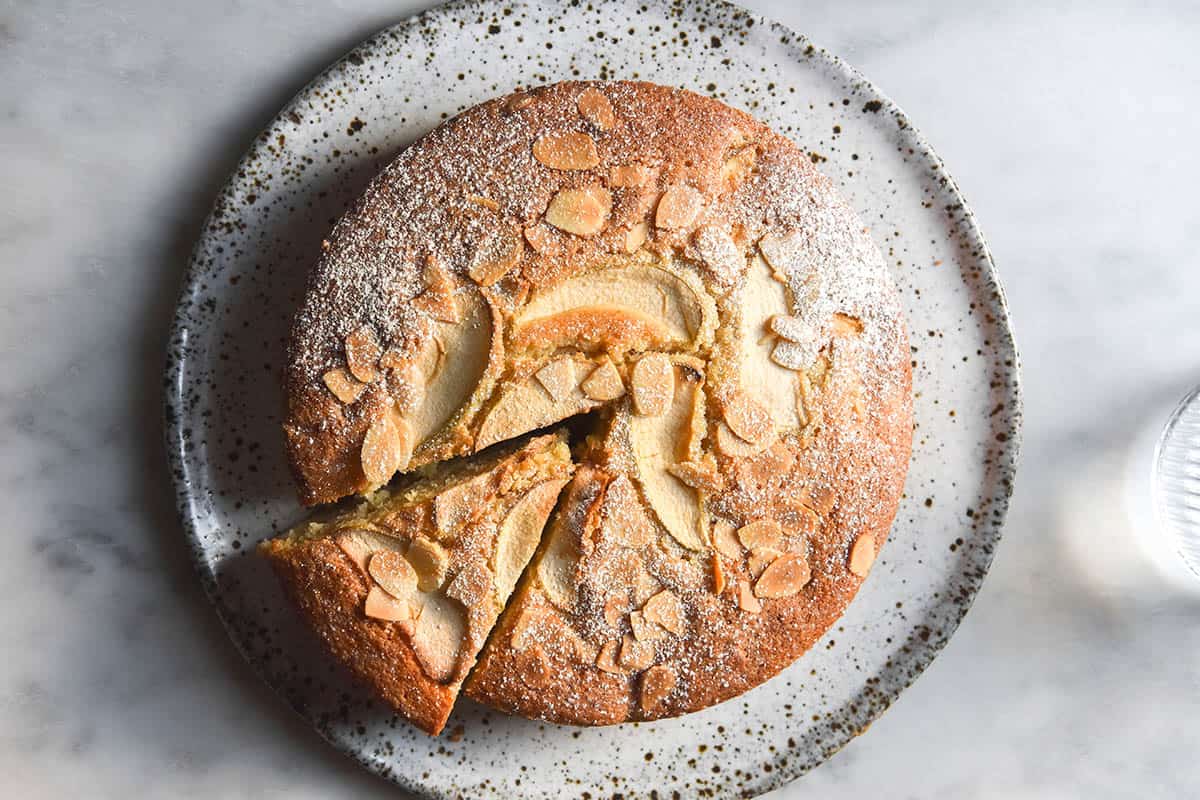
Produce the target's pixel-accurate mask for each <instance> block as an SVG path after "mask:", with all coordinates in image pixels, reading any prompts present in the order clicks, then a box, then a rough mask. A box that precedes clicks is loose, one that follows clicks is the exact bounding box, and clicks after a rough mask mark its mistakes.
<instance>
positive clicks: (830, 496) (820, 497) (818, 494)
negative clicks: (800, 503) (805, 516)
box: [804, 484, 837, 518]
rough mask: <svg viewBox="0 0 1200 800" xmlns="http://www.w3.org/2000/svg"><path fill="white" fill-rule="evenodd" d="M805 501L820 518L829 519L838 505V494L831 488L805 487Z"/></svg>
mask: <svg viewBox="0 0 1200 800" xmlns="http://www.w3.org/2000/svg"><path fill="white" fill-rule="evenodd" d="M804 501H805V505H807V506H808V507H809V508H811V509H812V510H813V511H815V512H817V515H818V516H820V517H823V518H824V517H828V516H829V512H831V511H833V507H834V506H835V505H837V492H835V491H834V490H833V488H832V487H830V486H825V485H818V484H810V485H808V486H806V487H804Z"/></svg>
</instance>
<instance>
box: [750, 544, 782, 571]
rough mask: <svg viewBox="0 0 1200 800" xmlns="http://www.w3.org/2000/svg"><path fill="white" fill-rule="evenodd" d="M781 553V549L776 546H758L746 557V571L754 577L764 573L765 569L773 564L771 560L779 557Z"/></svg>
mask: <svg viewBox="0 0 1200 800" xmlns="http://www.w3.org/2000/svg"><path fill="white" fill-rule="evenodd" d="M779 555H780V553H779V551H778V550H776V549H775V548H774V547H757V548H755V549H754V550H751V551H750V554H749V555H748V556H747V557H746V571H747V572H749V573H750V575H751V576H752V577H755V578H757V577H758V576H759V575H761V574H762V573H763V570H765V569H766V568H767V567H769V566H770V565H771V562H773V561H774V560H775V559H777V558H779Z"/></svg>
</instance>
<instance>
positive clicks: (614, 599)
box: [604, 591, 629, 628]
mask: <svg viewBox="0 0 1200 800" xmlns="http://www.w3.org/2000/svg"><path fill="white" fill-rule="evenodd" d="M628 610H629V597H628V595H627V594H626V593H625V592H624V591H620V592H615V593H613V594H610V595H609V596H608V597H607V598H606V599H605V601H604V622H605V623H606V624H607V625H608V627H610V628H615V627H617V625H619V624H620V623H621V620H622V619H624V617H625V612H626V611H628Z"/></svg>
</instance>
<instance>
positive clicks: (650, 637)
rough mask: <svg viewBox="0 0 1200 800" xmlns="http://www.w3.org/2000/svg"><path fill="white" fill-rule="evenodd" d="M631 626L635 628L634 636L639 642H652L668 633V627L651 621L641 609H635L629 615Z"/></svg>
mask: <svg viewBox="0 0 1200 800" xmlns="http://www.w3.org/2000/svg"><path fill="white" fill-rule="evenodd" d="M629 627H630V628H632V629H633V638H635V639H637V640H638V641H639V642H652V641H655V640H657V639H661V638H663V637H664V636H666V635H667V631H666V629H664V628H663V627H662V626H661V625H659V624H657V623H655V622H650V621H649V620H648V619H646V615H645V614H644V613H643V612H641V611H634V612H633V613H632V614H630V615H629Z"/></svg>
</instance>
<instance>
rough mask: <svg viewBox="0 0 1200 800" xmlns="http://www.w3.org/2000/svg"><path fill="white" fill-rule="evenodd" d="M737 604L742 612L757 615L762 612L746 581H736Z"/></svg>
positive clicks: (760, 605)
mask: <svg viewBox="0 0 1200 800" xmlns="http://www.w3.org/2000/svg"><path fill="white" fill-rule="evenodd" d="M737 604H738V608H740V609H741V610H742V611H747V612H749V613H751V614H757V613H758V612H760V611H762V603H760V602H759V601H758V598H757V597H755V596H754V592H753V590H751V588H750V584H748V583H746V581H738V587H737Z"/></svg>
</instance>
